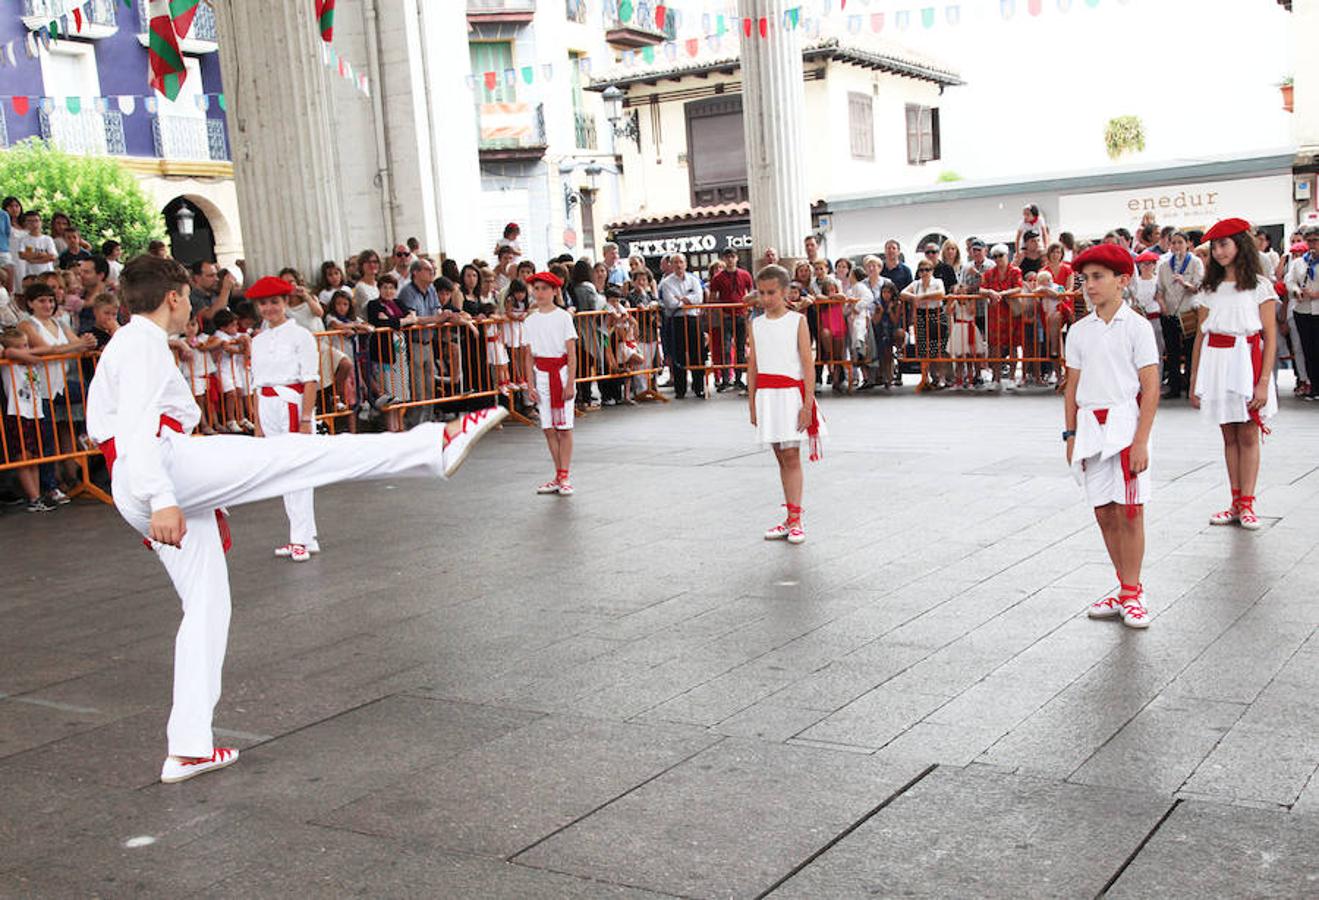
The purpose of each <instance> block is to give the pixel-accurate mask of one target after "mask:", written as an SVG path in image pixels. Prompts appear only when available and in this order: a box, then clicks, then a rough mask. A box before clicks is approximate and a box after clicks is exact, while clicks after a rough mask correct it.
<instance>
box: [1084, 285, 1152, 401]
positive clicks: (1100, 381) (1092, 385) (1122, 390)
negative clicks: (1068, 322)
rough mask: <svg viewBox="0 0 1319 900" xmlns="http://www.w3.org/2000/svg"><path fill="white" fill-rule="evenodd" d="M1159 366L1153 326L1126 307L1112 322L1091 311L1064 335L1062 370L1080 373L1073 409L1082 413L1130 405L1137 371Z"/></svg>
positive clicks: (1137, 380)
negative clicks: (1064, 362)
mask: <svg viewBox="0 0 1319 900" xmlns="http://www.w3.org/2000/svg"><path fill="white" fill-rule="evenodd" d="M1158 364H1159V348H1158V345H1157V344H1156V343H1155V340H1154V328H1153V326H1151V325H1150V322H1149V319H1146V318H1145V317H1144V316H1142V315H1141V314H1140V313H1138V312H1136V311H1135V310H1134V309H1132V308H1131V307H1130V306H1127V305H1126V304H1125V303H1123V304H1122V305H1120V306H1119V307H1118V309H1117V312H1116V313H1115V314H1114V315H1113V318H1112V320H1111V321H1109V322H1105V321H1104V320H1103V319H1101V318H1099V314H1098V313H1095V312H1092V313H1090V314H1089V315H1087V316H1086V317H1085V318H1083V319H1081V321H1079V322H1077V323H1076V324H1074V325H1073V326H1072V327H1071V328H1070V329H1069V330H1068V332H1067V368H1068V369H1069V370H1072V369H1079V370H1080V372H1081V379H1080V381H1079V382H1078V383H1077V386H1076V404H1077V405H1078V406H1080V407H1081V409H1083V410H1085V409H1103V408H1112V407H1117V406H1122V405H1124V404H1127V403H1134V402H1135V400H1136V395H1137V394H1139V393H1140V370H1141V369H1143V368H1145V367H1146V366H1157V365H1158Z"/></svg>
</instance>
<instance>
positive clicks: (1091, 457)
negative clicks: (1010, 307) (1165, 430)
mask: <svg viewBox="0 0 1319 900" xmlns="http://www.w3.org/2000/svg"><path fill="white" fill-rule="evenodd" d="M1073 266H1074V267H1075V269H1076V271H1077V272H1079V273H1080V274H1081V275H1082V276H1084V278H1085V294H1086V300H1087V301H1088V302H1089V304H1090V309H1091V310H1092V311H1091V313H1090V314H1089V315H1087V316H1086V317H1085V318H1083V319H1081V320H1080V321H1079V322H1077V323H1076V324H1075V325H1073V326H1072V327H1071V329H1070V330H1069V331H1068V333H1067V354H1066V359H1067V392H1066V404H1065V409H1066V413H1065V415H1066V430H1065V431H1064V432H1063V440H1064V441H1065V442H1066V444H1067V462H1068V464H1069V465H1071V466H1072V467H1073V470H1074V471H1075V473H1076V476H1077V479H1078V480H1079V481H1080V482H1081V483H1082V484H1084V486H1085V492H1086V497H1087V498H1088V499H1089V500H1090V503H1091V505H1092V506H1093V507H1094V509H1095V518H1096V519H1097V520H1098V521H1099V529H1100V531H1101V532H1103V535H1104V545H1105V546H1106V547H1107V548H1108V555H1109V558H1110V559H1111V560H1112V561H1113V568H1114V569H1115V570H1116V571H1117V576H1118V583H1119V586H1120V588H1119V591H1118V594H1117V596H1113V597H1106V598H1104V599H1103V600H1100V601H1098V602H1096V603H1094V604H1092V605H1091V607H1090V611H1089V615H1090V618H1092V619H1104V618H1110V617H1116V616H1121V618H1122V621H1123V622H1124V623H1125V624H1126V625H1129V626H1131V627H1132V628H1145V627H1147V626H1148V625H1149V612H1148V611H1147V610H1146V608H1145V590H1144V587H1143V586H1142V584H1141V581H1140V574H1141V572H1140V570H1141V564H1142V562H1143V560H1144V557H1145V516H1144V506H1145V503H1146V502H1147V501H1148V500H1149V495H1150V482H1149V464H1150V450H1149V442H1150V432H1151V431H1152V430H1153V428H1154V414H1155V412H1156V411H1157V410H1158V407H1159V350H1158V346H1157V345H1156V344H1155V340H1154V329H1153V327H1152V326H1151V325H1150V321H1149V320H1148V319H1147V318H1145V316H1144V315H1142V314H1141V313H1139V312H1137V311H1136V310H1134V309H1132V308H1131V307H1130V306H1128V305H1127V304H1125V303H1123V302H1122V292H1123V290H1124V289H1125V288H1126V287H1127V285H1128V284H1129V283H1130V282H1131V275H1132V272H1133V270H1134V269H1133V264H1132V259H1131V254H1130V253H1128V252H1127V251H1126V250H1125V249H1123V248H1122V247H1118V246H1116V245H1113V244H1100V245H1098V246H1095V247H1091V248H1090V249H1089V250H1086V251H1085V252H1083V253H1081V254H1079V255H1078V256H1077V257H1076V260H1075V261H1074V262H1073Z"/></svg>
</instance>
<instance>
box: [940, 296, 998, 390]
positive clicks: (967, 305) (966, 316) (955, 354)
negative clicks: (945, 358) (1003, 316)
mask: <svg viewBox="0 0 1319 900" xmlns="http://www.w3.org/2000/svg"><path fill="white" fill-rule="evenodd" d="M949 306H951V307H952V316H951V319H952V330H951V332H950V333H949V335H948V355H949V356H950V357H952V359H954V360H959V359H960V360H963V362H960V363H959V362H954V363H953V388H954V389H958V390H963V391H969V390H971V388H972V387H974V385H975V380H976V376H977V375H978V374H979V372H980V363H979V362H978V361H976V362H973V361H972V360H976V359H979V358H983V357H984V355H985V353H986V352H987V351H988V349H989V348H988V346H987V345H986V344H985V336H984V334H983V333H982V332H981V331H980V326H978V325H977V324H976V301H975V298H974V297H971V296H965V297H961V298H959V299H957V300H950V301H949Z"/></svg>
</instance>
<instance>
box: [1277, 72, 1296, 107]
mask: <svg viewBox="0 0 1319 900" xmlns="http://www.w3.org/2000/svg"><path fill="white" fill-rule="evenodd" d="M1278 87H1279V88H1280V89H1281V90H1282V108H1283V109H1285V110H1287V112H1291V111H1292V90H1293V84H1292V77H1291V76H1290V75H1288V76H1287V77H1286V78H1284V79H1283V80H1282V84H1280V85H1278Z"/></svg>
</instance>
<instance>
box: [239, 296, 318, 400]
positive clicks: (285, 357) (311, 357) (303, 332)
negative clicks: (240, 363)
mask: <svg viewBox="0 0 1319 900" xmlns="http://www.w3.org/2000/svg"><path fill="white" fill-rule="evenodd" d="M303 305H304V306H305V305H306V304H303ZM320 365H321V364H320V354H319V353H318V352H317V350H316V338H314V337H312V333H311V332H310V331H308V330H307V329H306V328H303V327H302V326H301V325H299V324H298V323H297V322H295V321H293V320H292V319H285V320H284V324H282V325H279V326H276V327H275V328H267V329H266V330H265V331H262V332H260V333H259V334H258V335H257V336H256V337H254V338H252V383H253V384H255V385H256V386H257V387H267V386H269V387H277V386H280V385H291V384H302V383H304V382H307V381H313V382H315V381H319V380H320Z"/></svg>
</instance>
